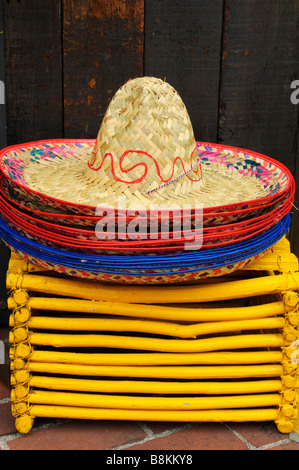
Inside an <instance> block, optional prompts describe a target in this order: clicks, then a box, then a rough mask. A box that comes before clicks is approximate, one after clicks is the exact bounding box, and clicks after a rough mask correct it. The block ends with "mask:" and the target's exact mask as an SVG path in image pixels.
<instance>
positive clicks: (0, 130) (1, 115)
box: [0, 2, 9, 325]
mask: <svg viewBox="0 0 299 470" xmlns="http://www.w3.org/2000/svg"><path fill="white" fill-rule="evenodd" d="M2 7H3V5H2V2H0V80H1V82H0V148H1V149H2V148H3V147H5V146H6V143H7V137H6V109H5V86H4V84H5V59H4V28H3V8H2ZM8 258H9V249H8V248H7V247H6V245H5V244H4V243H3V242H2V241H1V240H0V325H6V324H7V323H8V311H7V310H6V269H7V266H8Z"/></svg>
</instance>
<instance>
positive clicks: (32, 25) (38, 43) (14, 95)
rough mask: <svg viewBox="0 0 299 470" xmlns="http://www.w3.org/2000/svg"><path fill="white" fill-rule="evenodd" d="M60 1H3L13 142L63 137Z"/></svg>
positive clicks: (10, 129)
mask: <svg viewBox="0 0 299 470" xmlns="http://www.w3.org/2000/svg"><path fill="white" fill-rule="evenodd" d="M60 4H61V2H60V0H42V1H41V0H26V1H22V2H17V1H15V0H11V1H9V2H8V1H7V0H3V6H4V17H5V57H6V88H7V120H8V143H9V144H14V143H19V142H26V141H30V140H38V139H46V138H59V137H61V136H62V132H63V127H62V102H61V98H62V72H61V17H60Z"/></svg>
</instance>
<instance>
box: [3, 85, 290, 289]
mask: <svg viewBox="0 0 299 470" xmlns="http://www.w3.org/2000/svg"><path fill="white" fill-rule="evenodd" d="M0 161H1V170H2V176H1V178H0V212H1V218H0V236H1V238H2V239H3V240H4V242H5V243H6V244H7V245H8V246H9V247H11V249H13V250H14V251H16V252H17V253H18V254H20V255H21V256H23V257H25V258H26V259H28V260H29V261H31V262H33V263H36V264H38V265H41V266H43V267H46V268H47V269H48V268H49V269H53V270H55V271H58V272H62V273H66V274H70V275H73V276H77V277H84V278H90V279H98V280H103V281H114V282H128V283H137V284H150V283H176V282H181V281H184V282H186V281H188V282H192V281H194V280H197V279H200V278H204V277H210V276H219V275H223V274H226V273H229V272H232V271H234V270H236V269H240V268H242V267H244V266H245V265H246V264H248V263H250V262H252V261H254V260H256V259H257V258H259V257H260V256H262V255H263V254H264V253H266V252H267V250H269V249H270V248H271V246H273V244H275V243H276V242H277V241H278V240H279V239H280V238H281V237H282V236H283V235H284V234H285V233H286V232H287V230H288V228H289V225H290V211H291V209H292V204H293V200H294V190H295V186H294V180H293V177H292V175H291V173H290V172H289V171H288V169H287V168H286V167H285V166H284V165H282V164H281V163H279V162H277V161H275V160H273V159H271V158H269V157H266V156H264V155H261V154H258V153H256V152H251V151H248V150H244V149H239V148H235V147H229V146H225V145H220V144H210V143H204V142H197V141H195V137H194V133H193V129H192V124H191V122H190V118H189V115H188V112H187V110H186V107H185V105H184V103H183V101H182V99H181V98H180V96H179V95H178V93H177V92H176V90H175V89H174V88H173V87H171V86H170V85H169V84H168V83H166V82H165V81H162V80H160V79H157V78H153V77H143V78H137V79H133V80H129V81H128V82H127V83H125V84H124V85H123V86H122V87H121V88H120V89H119V90H118V91H117V93H116V94H115V96H114V97H113V99H112V101H111V103H110V105H109V107H108V109H107V111H106V114H105V116H104V119H103V122H102V124H101V127H100V130H99V134H98V136H97V139H96V140H83V139H72V140H70V139H60V140H44V141H37V142H30V143H25V144H21V145H15V146H11V147H7V148H5V149H3V150H2V151H1V154H0Z"/></svg>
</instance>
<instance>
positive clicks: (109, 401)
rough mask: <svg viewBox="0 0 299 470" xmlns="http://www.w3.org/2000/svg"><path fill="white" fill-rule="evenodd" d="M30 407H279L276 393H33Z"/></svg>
mask: <svg viewBox="0 0 299 470" xmlns="http://www.w3.org/2000/svg"><path fill="white" fill-rule="evenodd" d="M28 402H29V403H31V404H43V405H62V406H76V407H86V408H112V409H113V408H114V409H115V408H119V409H131V410H132V409H139V410H142V409H143V410H209V409H225V408H226V409H233V408H251V407H252V408H255V407H267V406H279V405H280V404H281V396H280V394H279V393H275V394H274V393H271V394H258V395H232V396H217V397H192V396H183V397H136V396H135V397H131V396H123V395H99V394H98V395H94V394H90V393H85V394H84V393H67V392H52V391H44V390H33V391H32V393H31V394H30V395H29V398H28Z"/></svg>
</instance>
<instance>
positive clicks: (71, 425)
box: [0, 327, 299, 451]
mask: <svg viewBox="0 0 299 470" xmlns="http://www.w3.org/2000/svg"><path fill="white" fill-rule="evenodd" d="M7 336H8V329H7V328H1V327H0V341H1V340H2V341H3V340H4V341H6V339H7ZM9 397H10V387H9V368H8V366H7V365H1V366H0V449H1V450H24V449H26V450H75V449H76V450H128V451H137V450H148V451H159V450H161V451H162V450H166V451H179V450H183V451H188V450H189V451H191V450H194V451H195V450H256V449H258V450H268V449H271V450H299V435H298V434H296V433H292V434H290V435H289V434H281V433H280V432H279V431H278V430H277V428H276V426H275V424H274V423H272V422H262V423H225V424H222V423H191V422H190V423H164V422H163V423H159V422H130V421H83V420H58V419H36V420H35V423H34V427H33V429H32V430H31V431H30V433H29V434H26V435H22V434H19V433H17V432H16V431H15V426H14V419H13V418H12V416H11V412H10V398H9Z"/></svg>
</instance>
